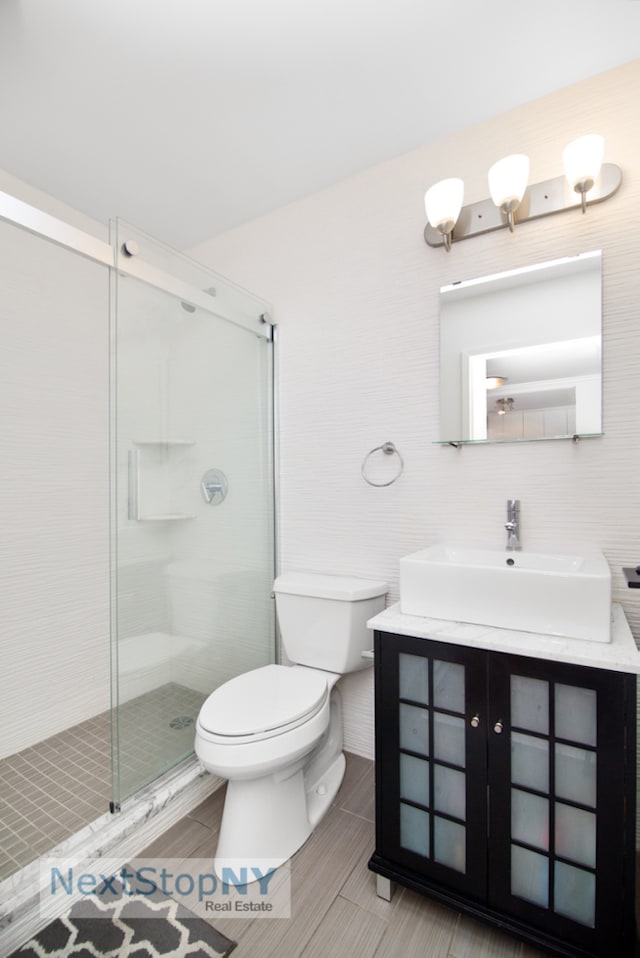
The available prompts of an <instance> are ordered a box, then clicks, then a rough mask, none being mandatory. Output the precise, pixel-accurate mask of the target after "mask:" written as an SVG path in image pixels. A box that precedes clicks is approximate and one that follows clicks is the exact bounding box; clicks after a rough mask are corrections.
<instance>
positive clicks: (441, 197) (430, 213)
mask: <svg viewBox="0 0 640 958" xmlns="http://www.w3.org/2000/svg"><path fill="white" fill-rule="evenodd" d="M463 197H464V180H461V179H459V178H458V177H455V176H454V177H451V178H450V179H448V180H440V181H439V182H438V183H434V184H433V186H430V187H429V189H428V190H427V192H426V193H425V195H424V207H425V210H426V212H427V219H428V220H429V222H430V223H431V225H432V226H433V228H434V229H438V228H439V227H440V226H444V225H446V224H449V223H450V224H451V226H450V227H449V228H450V229H451V228H453V225H454V224H455V222H456V220H457V219H458V217H459V216H460V210H461V209H462V199H463Z"/></svg>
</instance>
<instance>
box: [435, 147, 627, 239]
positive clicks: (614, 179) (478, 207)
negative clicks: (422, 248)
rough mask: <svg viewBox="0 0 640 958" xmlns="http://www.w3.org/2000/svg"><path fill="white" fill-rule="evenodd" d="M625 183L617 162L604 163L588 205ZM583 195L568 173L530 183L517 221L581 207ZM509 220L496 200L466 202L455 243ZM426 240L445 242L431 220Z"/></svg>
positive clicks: (456, 230)
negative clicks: (572, 187) (573, 185)
mask: <svg viewBox="0 0 640 958" xmlns="http://www.w3.org/2000/svg"><path fill="white" fill-rule="evenodd" d="M621 183H622V170H621V169H620V167H619V166H616V164H615V163H603V164H602V169H601V170H600V175H599V176H598V179H597V180H596V182H595V185H594V186H593V188H592V189H591V190H590V191H589V193H588V195H587V205H588V206H591V205H592V204H594V203H601V202H602V201H603V200H606V199H608V198H609V197H610V196H613V194H614V193H615V192H616V191H617V190H618V188H619V186H620V184H621ZM581 207H582V197H581V196H580V195H579V194H578V193H576V192H575V191H574V190H573V189H571V187H570V186H569V184H568V182H567V179H566V177H565V176H556V177H554V178H553V179H552V180H544V181H543V182H542V183H534V184H532V185H531V186H529V187H527V190H526V192H525V194H524V196H523V198H522V202H521V203H520V206H519V207H518V209H517V210H516V211H515V214H514V221H515V223H516V224H520V223H526V222H527V221H528V220H537V219H540V218H541V217H543V216H550V215H551V214H552V213H561V212H563V211H564V210H572V209H580V208H581ZM508 225H509V224H508V221H507V217H506V215H505V214H503V213H502V212H501V211H500V210H499V209H498V207H497V206H496V205H495V204H494V202H493V200H491V199H486V200H481V201H480V202H479V203H470V204H469V205H468V206H463V207H462V210H461V211H460V216H459V217H458V220H457V222H456V224H455V226H454V228H453V233H452V235H451V242H452V243H459V242H460V241H461V240H464V239H469V238H470V237H471V236H480V235H481V234H482V233H492V232H493V231H494V230H501V229H506V228H507V227H508ZM424 239H425V243H427V245H428V246H444V240H443V237H442V233H440V232H439V231H438V230H436V229H434V228H433V227H432V226H431V225H430V224H429V223H427V225H426V227H425V230H424Z"/></svg>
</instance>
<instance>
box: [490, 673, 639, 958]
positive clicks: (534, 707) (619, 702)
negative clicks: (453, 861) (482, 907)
mask: <svg viewBox="0 0 640 958" xmlns="http://www.w3.org/2000/svg"><path fill="white" fill-rule="evenodd" d="M488 681H489V689H490V692H489V701H490V706H489V709H490V716H489V726H490V728H491V730H493V724H495V723H498V722H500V723H501V726H502V728H501V734H499V735H496V734H495V733H494V734H492V732H490V736H489V743H488V744H489V748H488V755H489V791H490V796H491V799H490V820H489V831H490V835H491V853H490V854H491V880H490V883H489V904H490V905H492V906H494V907H496V908H499V909H500V910H502V911H506V912H508V913H509V914H510V915H512V916H513V917H514V919H516V920H522V921H527V922H532V923H535V924H536V925H539V926H540V927H542V928H544V929H545V930H546V932H547V933H549V934H551V935H553V936H554V937H556V938H557V939H559V940H563V941H569V942H571V943H572V944H573V946H574V947H575V948H576V949H578V948H581V949H583V950H584V952H586V953H587V954H596V955H606V956H608V955H613V954H615V955H621V956H622V955H625V954H628V949H629V947H630V945H629V941H630V939H632V938H633V937H634V935H633V923H632V917H631V915H632V909H633V876H632V873H631V869H632V867H633V844H634V843H633V836H631V835H630V834H629V831H630V830H631V829H633V822H634V816H633V814H632V813H631V809H630V807H629V806H630V805H631V806H633V798H634V796H633V795H630V794H629V792H630V788H629V786H630V785H631V781H630V771H631V769H632V768H633V767H634V763H633V761H631V758H632V757H631V756H629V755H628V745H629V741H628V740H627V739H628V737H629V736H631V737H633V731H632V730H631V729H630V728H628V727H627V726H628V725H629V724H630V723H629V721H628V716H629V715H631V714H633V713H634V712H635V679H633V678H631V677H630V676H626V675H623V674H621V673H616V672H609V671H604V670H600V669H592V668H581V667H577V666H570V665H566V664H562V663H549V662H545V661H541V660H537V659H531V658H524V657H518V656H510V655H501V654H489V656H488ZM633 790H634V791H635V787H634V789H633Z"/></svg>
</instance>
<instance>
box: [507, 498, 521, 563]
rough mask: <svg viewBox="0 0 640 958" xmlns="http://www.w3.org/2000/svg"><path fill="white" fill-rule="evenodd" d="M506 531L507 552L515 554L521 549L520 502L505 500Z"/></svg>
mask: <svg viewBox="0 0 640 958" xmlns="http://www.w3.org/2000/svg"><path fill="white" fill-rule="evenodd" d="M504 527H505V529H506V530H507V546H506V548H507V550H508V551H509V552H515V551H516V550H518V549H522V545H521V543H520V500H519V499H507V521H506V522H505V524H504Z"/></svg>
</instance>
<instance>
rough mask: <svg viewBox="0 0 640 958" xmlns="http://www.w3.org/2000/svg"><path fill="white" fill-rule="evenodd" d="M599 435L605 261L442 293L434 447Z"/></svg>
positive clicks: (590, 258) (559, 263)
mask: <svg viewBox="0 0 640 958" xmlns="http://www.w3.org/2000/svg"><path fill="white" fill-rule="evenodd" d="M601 434H602V254H601V252H600V251H599V250H598V251H595V252H590V253H581V254H580V255H578V256H572V257H567V258H564V259H561V260H553V261H552V262H548V263H539V264H536V265H535V266H528V267H525V268H523V269H518V270H512V271H509V272H505V273H498V274H496V275H493V276H483V277H481V278H478V279H474V280H467V281H465V282H460V283H453V284H452V285H450V286H444V287H442V289H441V290H440V439H439V440H438V441H439V442H440V443H453V444H456V445H457V444H459V443H473V442H515V441H522V440H531V439H566V438H567V437H573V436H584V437H586V436H595V435H601Z"/></svg>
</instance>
